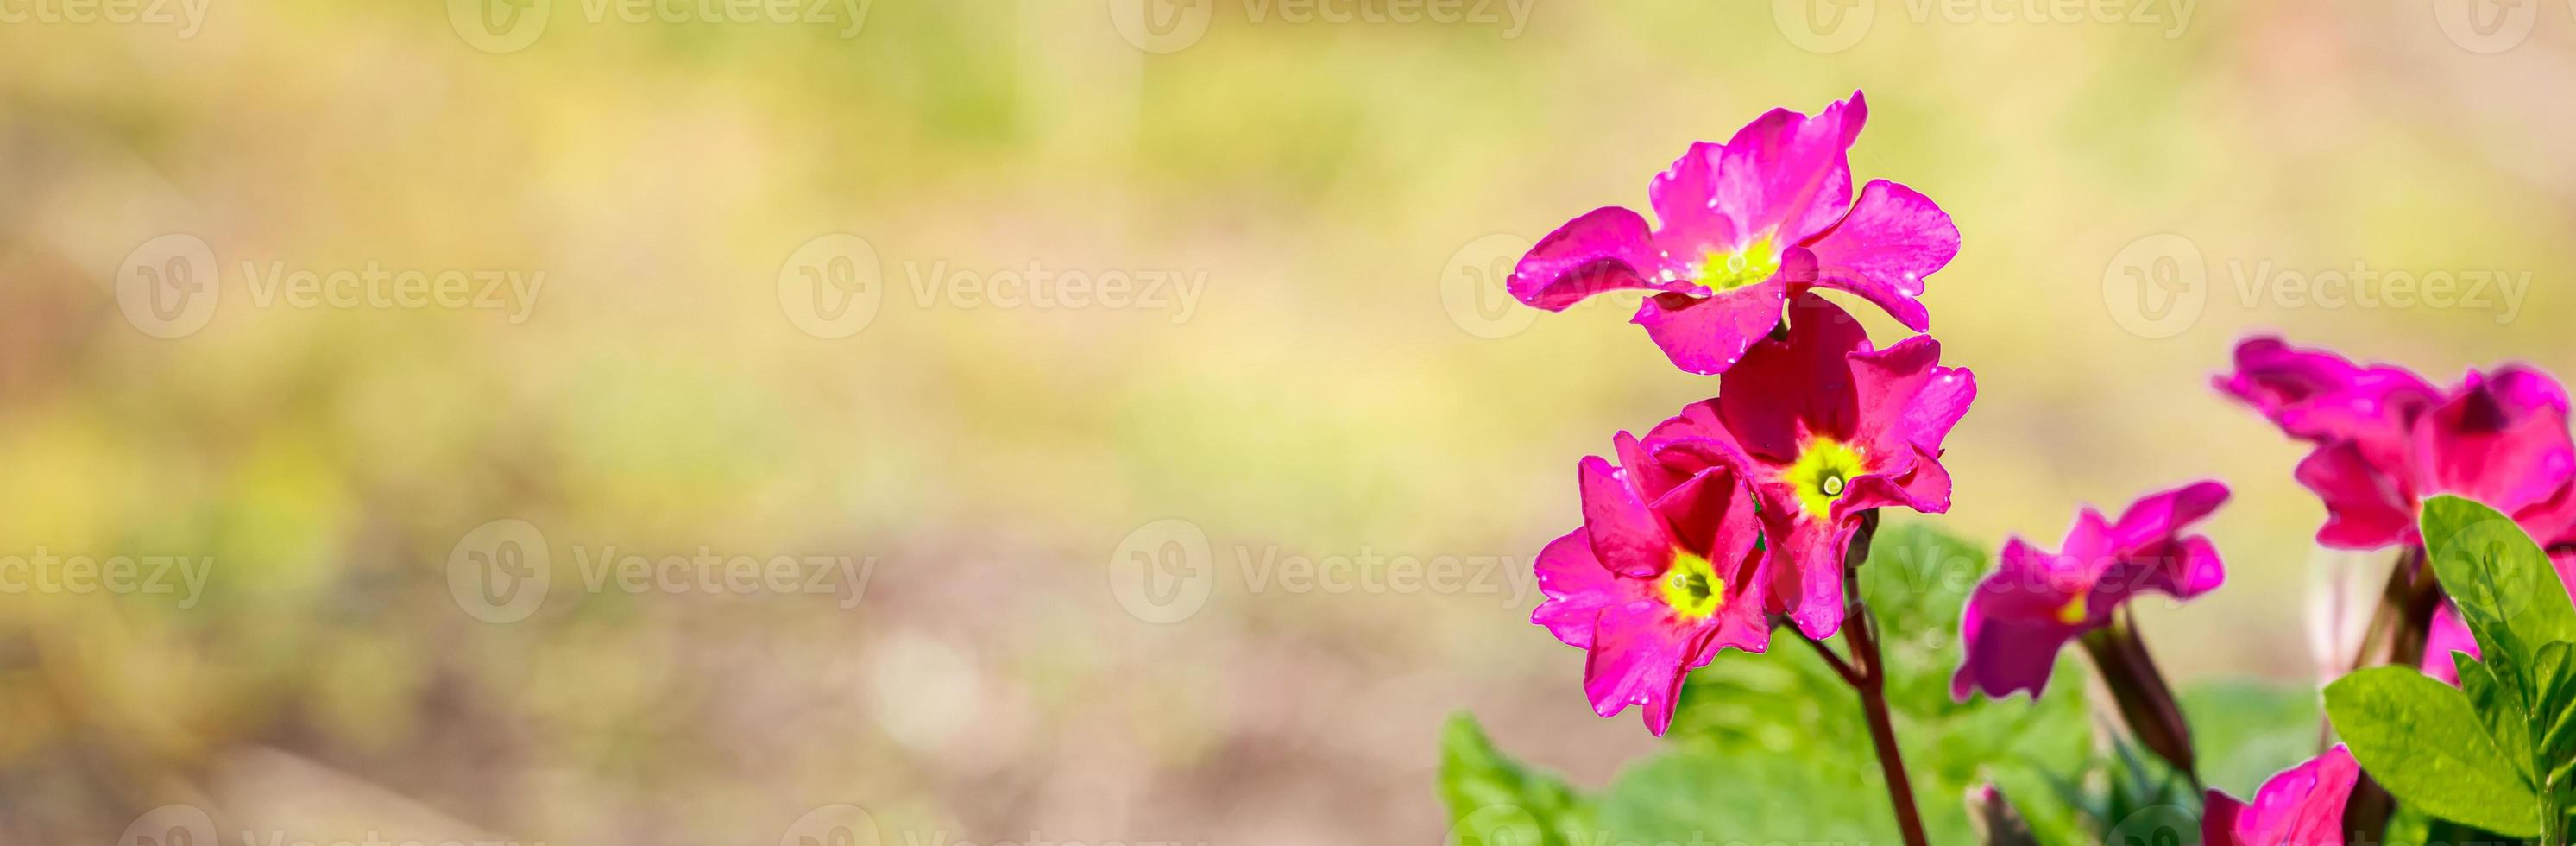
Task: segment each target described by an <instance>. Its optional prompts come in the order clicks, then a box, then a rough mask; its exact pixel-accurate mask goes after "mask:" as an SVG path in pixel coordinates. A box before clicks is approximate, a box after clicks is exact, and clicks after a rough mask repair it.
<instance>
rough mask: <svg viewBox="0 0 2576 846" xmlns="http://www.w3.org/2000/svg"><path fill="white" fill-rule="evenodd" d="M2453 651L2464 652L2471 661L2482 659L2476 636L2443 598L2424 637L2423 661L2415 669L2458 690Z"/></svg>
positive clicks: (2454, 608) (2456, 609) (2457, 609)
mask: <svg viewBox="0 0 2576 846" xmlns="http://www.w3.org/2000/svg"><path fill="white" fill-rule="evenodd" d="M2454 652H2461V653H2467V654H2468V656H2469V657H2470V658H2472V659H2476V658H2480V657H2482V656H2481V655H2480V653H2479V652H2478V639H2477V636H2476V635H2474V634H2471V633H2470V632H2469V624H2468V623H2466V622H2464V621H2462V620H2461V619H2460V609H2459V608H2457V607H2455V606H2453V605H2452V604H2451V601H2450V600H2448V599H2445V600H2442V604H2441V606H2440V607H2438V608H2435V609H2434V610H2433V624H2432V626H2431V627H2430V628H2428V629H2426V631H2425V634H2424V661H2423V663H2422V664H2420V665H2419V667H2418V668H2419V669H2421V670H2423V671H2424V674H2425V675H2428V676H2432V677H2433V678H2436V679H2440V680H2441V681H2442V683H2443V684H2447V685H2450V686H2452V687H2459V686H2460V665H2459V662H2458V661H2457V660H2455V659H2453V658H2452V657H2451V653H2454Z"/></svg>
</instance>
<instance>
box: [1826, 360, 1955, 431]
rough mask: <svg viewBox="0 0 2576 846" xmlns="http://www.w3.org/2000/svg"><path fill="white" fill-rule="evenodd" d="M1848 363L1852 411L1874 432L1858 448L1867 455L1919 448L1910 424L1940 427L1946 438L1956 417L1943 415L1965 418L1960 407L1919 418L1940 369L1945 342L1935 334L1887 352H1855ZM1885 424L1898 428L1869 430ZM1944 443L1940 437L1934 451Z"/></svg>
mask: <svg viewBox="0 0 2576 846" xmlns="http://www.w3.org/2000/svg"><path fill="white" fill-rule="evenodd" d="M1845 358H1846V359H1847V361H1846V363H1845V365H1844V366H1845V368H1846V369H1847V370H1848V371H1849V372H1850V374H1851V375H1850V377H1849V378H1850V380H1851V389H1852V397H1853V401H1854V403H1855V407H1854V409H1853V410H1854V412H1855V413H1856V414H1857V416H1858V419H1859V421H1860V423H1861V425H1862V427H1864V428H1868V429H1871V431H1869V432H1867V433H1866V435H1867V437H1866V440H1865V441H1864V442H1863V443H1861V444H1859V446H1860V447H1861V448H1862V449H1864V450H1867V451H1871V452H1881V451H1887V452H1892V451H1895V450H1898V449H1903V448H1905V447H1908V446H1912V445H1915V444H1917V443H1920V441H1917V440H1915V439H1914V435H1915V432H1914V430H1913V427H1912V426H1910V425H1907V424H1909V423H1915V422H1922V423H1926V424H1930V425H1936V426H1938V427H1939V428H1940V429H1941V431H1942V432H1944V433H1947V432H1948V430H1949V424H1950V423H1953V422H1956V421H1957V418H1956V417H1951V418H1950V419H1948V420H1946V421H1945V420H1941V419H1939V418H1940V417H1941V416H1942V414H1943V413H1948V412H1955V413H1960V414H1964V413H1966V411H1967V408H1966V407H1965V406H1960V407H1958V408H1955V409H1943V410H1940V411H1938V412H1934V413H1931V414H1927V415H1925V416H1927V417H1929V418H1932V419H1929V420H1923V421H1916V420H1915V419H1914V408H1915V405H1916V403H1917V401H1918V400H1919V399H1921V398H1922V395H1923V392H1924V389H1925V388H1927V387H1929V386H1930V385H1931V383H1932V378H1933V376H1934V375H1935V373H1936V371H1938V370H1940V369H1941V368H1940V367H1939V363H1940V361H1941V342H1940V341H1936V340H1933V339H1932V336H1930V335H1916V336H1914V337H1911V338H1907V339H1905V340H1902V341H1898V342H1896V344H1895V345H1894V346H1891V347H1888V348H1886V349H1883V350H1877V351H1873V352H1855V353H1850V354H1849V355H1847V356H1845ZM1953 389H1954V390H1955V388H1954V387H1953ZM1952 398H1955V397H1952ZM1935 399H1942V398H1941V397H1936V398H1935ZM1882 421H1884V422H1885V423H1893V424H1895V425H1884V424H1882V425H1879V426H1876V427H1871V426H1870V424H1872V423H1881V422H1882ZM1940 443H1941V441H1940V439H1939V438H1938V437H1935V438H1933V439H1932V446H1933V448H1935V449H1938V448H1939V447H1940Z"/></svg>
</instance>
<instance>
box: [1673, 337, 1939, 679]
mask: <svg viewBox="0 0 2576 846" xmlns="http://www.w3.org/2000/svg"><path fill="white" fill-rule="evenodd" d="M1790 311H1791V313H1792V314H1793V315H1795V317H1794V319H1792V320H1791V321H1790V323H1789V335H1788V337H1787V338H1785V339H1783V338H1765V339H1764V340H1762V341H1761V342H1760V343H1757V344H1754V345H1753V347H1752V349H1751V350H1750V351H1748V352H1746V353H1745V355H1744V361H1743V362H1742V363H1740V364H1738V365H1736V366H1735V368H1734V369H1731V370H1728V371H1727V372H1726V375H1724V376H1722V377H1720V381H1719V387H1718V396H1717V398H1716V399H1713V400H1707V401H1704V402H1699V403H1695V404H1692V405H1691V406H1689V407H1687V408H1684V409H1682V414H1681V416H1680V417H1676V418H1673V419H1671V420H1667V421H1664V423H1663V424H1662V425H1659V426H1656V427H1655V429H1654V431H1652V432H1650V433H1648V435H1647V440H1648V444H1649V445H1650V446H1651V447H1653V448H1654V449H1655V450H1656V452H1657V453H1658V454H1659V455H1671V456H1675V457H1674V458H1670V459H1668V460H1670V461H1674V462H1678V463H1688V462H1694V461H1695V462H1698V466H1727V467H1734V468H1738V472H1740V473H1742V474H1743V476H1744V478H1745V480H1746V484H1747V485H1749V486H1751V487H1752V489H1753V490H1754V492H1755V494H1756V495H1757V496H1759V497H1760V499H1761V501H1762V522H1763V533H1764V536H1765V537H1766V538H1767V539H1768V540H1769V542H1770V544H1771V548H1772V550H1773V551H1774V556H1775V558H1776V559H1778V560H1776V561H1775V564H1774V567H1773V575H1774V578H1776V579H1778V580H1779V581H1778V583H1777V584H1776V585H1775V587H1774V588H1773V590H1772V598H1771V602H1772V606H1773V608H1774V609H1775V610H1781V611H1785V612H1787V613H1788V615H1789V618H1790V619H1791V620H1793V621H1795V622H1796V623H1797V624H1798V629H1799V630H1800V631H1802V632H1805V633H1806V634H1807V636H1809V637H1815V638H1824V637H1828V636H1831V635H1832V634H1833V633H1834V632H1835V631H1836V630H1838V629H1840V628H1841V626H1842V620H1843V564H1844V562H1843V556H1844V552H1845V550H1846V548H1847V547H1848V546H1849V545H1850V543H1851V538H1852V533H1853V532H1854V531H1856V530H1858V529H1859V528H1860V524H1861V520H1862V516H1863V514H1864V513H1865V512H1867V511H1869V510H1870V509H1875V508H1881V507H1886V506H1903V507H1906V508H1911V509H1914V510H1916V511H1921V512H1925V513H1931V514H1937V513H1940V512H1944V511H1948V510H1949V509H1950V472H1949V471H1948V470H1947V469H1945V468H1943V467H1942V466H1941V461H1940V458H1941V441H1942V439H1943V438H1945V437H1947V436H1948V435H1949V433H1950V427H1951V426H1953V425H1955V424H1957V423H1958V422H1959V417H1960V416H1961V415H1964V414H1966V413H1967V411H1968V405H1969V403H1970V402H1972V401H1973V400H1975V399H1976V396H1977V382H1976V376H1975V374H1972V373H1970V372H1968V370H1967V369H1966V368H1955V367H1943V366H1941V365H1940V364H1939V361H1940V358H1941V343H1940V342H1939V341H1936V340H1933V339H1932V338H1931V337H1930V336H1926V335H1917V336H1914V337H1911V338H1907V339H1905V340H1904V341H1902V342H1899V343H1898V344H1896V345H1895V346H1892V347H1888V348H1887V349H1884V350H1872V349H1871V348H1870V343H1869V336H1868V335H1867V334H1866V333H1864V332H1862V331H1861V328H1860V324H1859V323H1858V322H1857V321H1854V320H1853V319H1852V316H1851V315H1850V314H1848V313H1845V312H1844V311H1843V310H1842V309H1841V308H1838V307H1836V306H1834V305H1833V304H1832V303H1829V302H1826V301H1825V300H1824V298H1822V297H1819V296H1816V295H1815V294H1812V293H1810V294H1802V295H1800V296H1799V297H1798V298H1797V299H1796V300H1793V301H1792V302H1791V304H1790Z"/></svg>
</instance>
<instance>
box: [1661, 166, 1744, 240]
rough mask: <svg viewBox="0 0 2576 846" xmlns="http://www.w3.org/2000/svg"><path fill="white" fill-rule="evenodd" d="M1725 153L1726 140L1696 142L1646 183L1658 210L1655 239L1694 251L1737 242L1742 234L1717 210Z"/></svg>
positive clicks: (1733, 222)
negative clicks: (1723, 143) (1722, 161)
mask: <svg viewBox="0 0 2576 846" xmlns="http://www.w3.org/2000/svg"><path fill="white" fill-rule="evenodd" d="M1725 153H1726V148H1725V147H1724V146H1722V145H1718V144H1711V143H1708V142H1706V141H1701V142H1697V143H1694V144H1692V145H1691V146H1690V151H1689V152H1686V153H1683V154H1682V157H1681V158H1679V159H1676V160H1674V161H1673V166H1672V168H1670V169H1668V170H1665V171H1664V172H1663V173H1660V174H1656V175H1655V181H1654V182H1653V183H1651V184H1649V185H1647V186H1646V197H1647V200H1648V202H1649V204H1650V205H1652V206H1654V209H1655V223H1656V229H1655V241H1656V243H1659V244H1662V245H1664V247H1665V249H1667V250H1668V251H1670V252H1673V253H1678V254H1681V255H1690V256H1697V255H1702V254H1705V253H1707V252H1710V251H1717V250H1733V249H1735V248H1736V247H1737V246H1739V244H1740V242H1741V241H1742V240H1743V233H1742V232H1740V231H1739V230H1737V229H1736V226H1735V221H1732V220H1728V219H1727V217H1726V215H1725V214H1722V213H1720V212H1719V211H1718V210H1717V171H1718V162H1719V159H1720V158H1721V157H1723V156H1724V155H1725Z"/></svg>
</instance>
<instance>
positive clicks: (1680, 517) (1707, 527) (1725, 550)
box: [1654, 469, 1762, 563]
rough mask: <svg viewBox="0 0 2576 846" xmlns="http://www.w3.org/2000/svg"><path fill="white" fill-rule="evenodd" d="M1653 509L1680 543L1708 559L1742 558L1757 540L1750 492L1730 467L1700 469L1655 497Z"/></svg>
mask: <svg viewBox="0 0 2576 846" xmlns="http://www.w3.org/2000/svg"><path fill="white" fill-rule="evenodd" d="M1654 511H1655V514H1656V516H1658V517H1662V518H1663V519H1664V520H1665V521H1666V523H1665V525H1666V526H1667V527H1668V529H1669V530H1670V534H1671V536H1672V537H1673V538H1674V539H1676V540H1678V541H1679V542H1680V545H1681V547H1682V548H1684V549H1687V550H1690V551H1691V552H1692V553H1693V554H1696V555H1699V556H1700V557H1702V558H1706V559H1708V560H1709V561H1711V562H1716V563H1724V562H1736V561H1742V560H1744V557H1745V556H1747V555H1750V554H1752V552H1753V548H1754V546H1755V545H1757V544H1759V543H1760V542H1761V540H1762V521H1761V518H1760V517H1759V516H1757V512H1756V511H1755V509H1754V507H1753V495H1752V493H1751V492H1749V491H1747V490H1745V489H1744V485H1743V484H1741V483H1739V482H1737V481H1736V477H1735V474H1734V472H1733V471H1730V470H1726V469H1710V470H1704V471H1701V472H1700V473H1699V474H1698V475H1696V476H1692V477H1690V478H1689V479H1688V480H1686V481H1684V482H1682V483H1681V484H1680V485H1676V486H1674V487H1673V489H1672V490H1671V491H1670V492H1667V493H1666V494H1665V495H1664V496H1663V498H1661V499H1658V500H1656V501H1655V505H1654Z"/></svg>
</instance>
